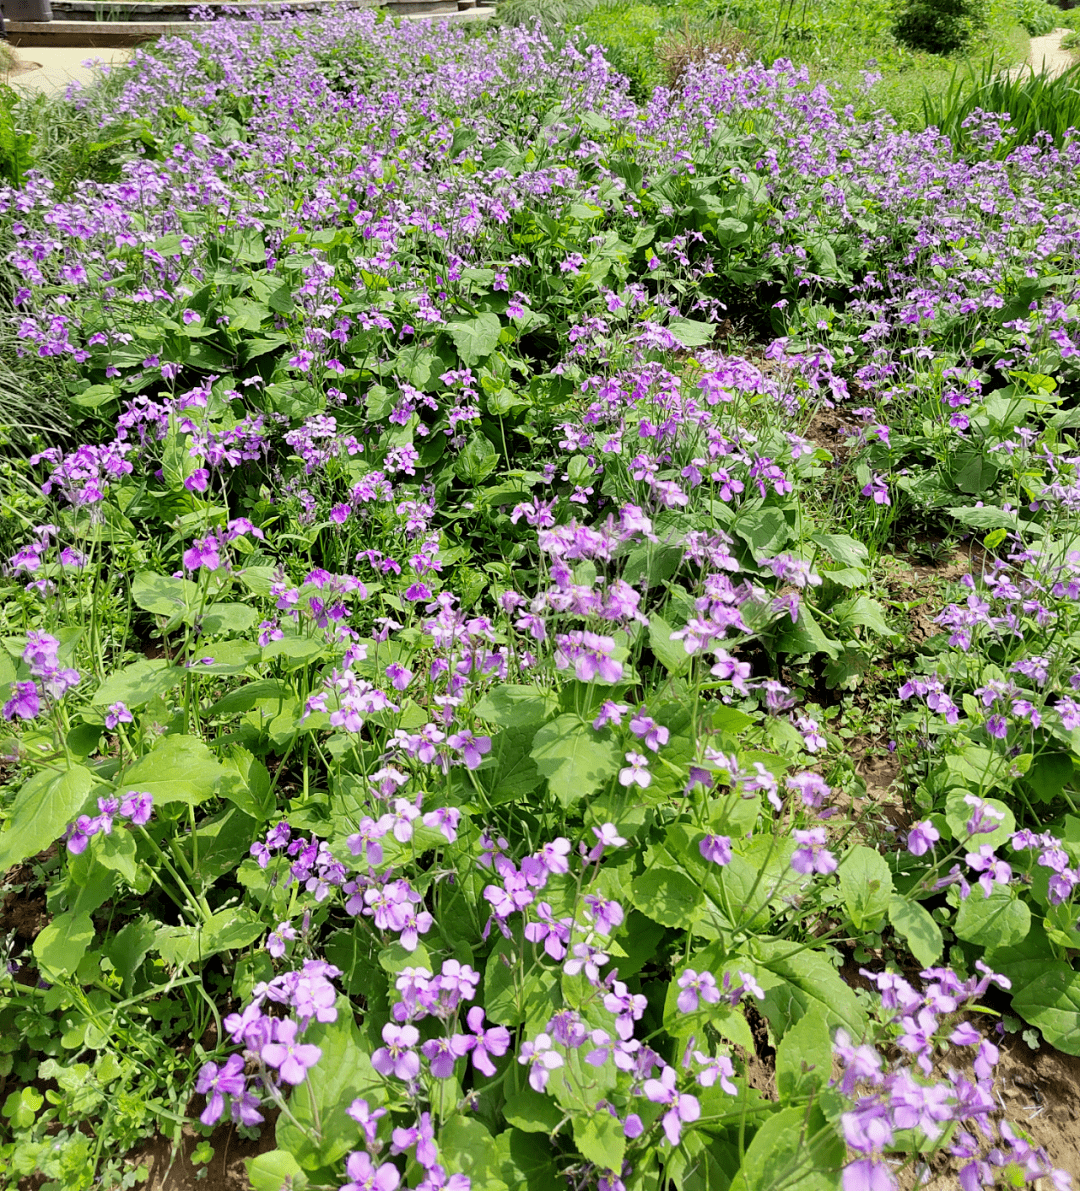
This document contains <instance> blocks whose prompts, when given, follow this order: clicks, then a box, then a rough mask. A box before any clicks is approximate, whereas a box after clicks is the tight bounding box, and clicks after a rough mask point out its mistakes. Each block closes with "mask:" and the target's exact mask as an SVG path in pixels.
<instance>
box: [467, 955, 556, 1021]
mask: <svg viewBox="0 0 1080 1191" xmlns="http://www.w3.org/2000/svg"><path fill="white" fill-rule="evenodd" d="M519 950H520V942H519V941H516V940H512V939H500V940H499V941H498V943H496V944H495V947H494V948H493V949H492V952H491V954H490V955H489V956H488V959H487V964H486V966H485V968H484V1008H485V1010H486V1011H487V1015H488V1018H489V1019H490V1020H491V1021H493V1022H494V1023H495V1024H496V1025H500V1026H520V1025H525V1026H526V1027H527V1028H530V1027H531V1028H534V1029H535V1031H536V1032H537V1033H538V1032H540V1031H541V1030H543V1029H544V1027H545V1026H546V1025H547V1023H548V1021H549V1020H550V1019H551V1015H552V1013H554V1012H555V1010H556V1009H558V1007H559V978H558V976H557V975H556V973H555V972H554V971H553V970H552V969H551V968H547V967H542V966H539V965H537V966H534V967H532V968H530V970H529V972H528V974H527V975H526V976H524V977H522V976H521V974H520V971H519V967H520V963H519V962H518V959H517V952H518V951H519Z"/></svg>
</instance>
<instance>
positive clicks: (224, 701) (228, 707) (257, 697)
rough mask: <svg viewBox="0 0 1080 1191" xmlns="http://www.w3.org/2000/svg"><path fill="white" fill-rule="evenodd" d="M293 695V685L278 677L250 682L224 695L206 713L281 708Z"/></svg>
mask: <svg viewBox="0 0 1080 1191" xmlns="http://www.w3.org/2000/svg"><path fill="white" fill-rule="evenodd" d="M292 697H293V693H292V687H290V686H288V685H287V684H286V683H284V682H279V681H278V679H276V678H264V679H260V680H259V681H258V682H248V683H245V684H244V685H243V686H241V687H237V689H236V690H235V691H229V693H228V694H227V695H224V696H222V698H220V699H219V700H218V701H217V702H216V703H215V704H214V705H213V706H212V707H211V708H210V710H209V711H208V712H207V713H206V714H207V715H210V716H218V715H236V714H237V713H238V712H242V711H251V710H253V709H254V708H261V709H265V710H273V711H278V710H280V709H281V708H282V707H283V706H284V704H285V703H286V702H287V701H288V700H289V699H291V698H292Z"/></svg>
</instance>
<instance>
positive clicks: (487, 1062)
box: [465, 1005, 510, 1076]
mask: <svg viewBox="0 0 1080 1191" xmlns="http://www.w3.org/2000/svg"><path fill="white" fill-rule="evenodd" d="M465 1021H466V1022H467V1023H468V1026H469V1029H470V1030H472V1032H473V1038H474V1041H473V1044H472V1047H471V1050H472V1063H473V1066H474V1067H475V1068H476V1069H477V1070H478V1071H482V1072H483V1073H484V1074H485V1075H487V1076H492V1075H494V1074H495V1064H494V1063H492V1061H491V1058H492V1056H494V1057H495V1058H497V1059H498V1058H501V1057H502V1056H503V1055H504V1054H506V1052H507V1050H508V1049H509V1047H510V1031H509V1030H508V1029H507V1028H506V1027H505V1026H491V1027H490V1028H489V1029H485V1028H484V1011H483V1009H482V1008H481V1007H480V1006H479V1005H474V1006H473V1007H472V1008H471V1009H470V1010H469V1012H468V1013H467V1014H466V1015H465Z"/></svg>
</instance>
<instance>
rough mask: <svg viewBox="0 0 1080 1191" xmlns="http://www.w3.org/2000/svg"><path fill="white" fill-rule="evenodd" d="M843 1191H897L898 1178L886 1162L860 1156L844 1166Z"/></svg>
mask: <svg viewBox="0 0 1080 1191" xmlns="http://www.w3.org/2000/svg"><path fill="white" fill-rule="evenodd" d="M980 1186H981V1184H980ZM843 1191H896V1180H895V1179H894V1178H893V1176H892V1171H890V1170H889V1168H888V1167H887V1166H886V1165H885V1163H884V1162H880V1161H878V1160H877V1159H876V1158H859V1159H858V1160H857V1161H855V1162H849V1163H848V1164H847V1166H845V1167H844V1171H843Z"/></svg>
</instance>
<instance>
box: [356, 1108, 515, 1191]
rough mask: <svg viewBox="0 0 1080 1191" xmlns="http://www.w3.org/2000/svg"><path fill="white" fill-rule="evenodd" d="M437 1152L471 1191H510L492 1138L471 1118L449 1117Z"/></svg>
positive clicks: (449, 1168) (448, 1168) (452, 1172)
mask: <svg viewBox="0 0 1080 1191" xmlns="http://www.w3.org/2000/svg"><path fill="white" fill-rule="evenodd" d="M353 1132H354V1133H355V1126H353ZM439 1153H440V1154H441V1155H443V1160H444V1165H445V1167H446V1173H447V1174H448V1175H449V1174H463V1175H465V1176H466V1177H467V1178H468V1179H469V1181H470V1189H471V1191H509V1188H507V1185H506V1183H505V1182H504V1180H503V1178H502V1170H503V1164H502V1161H501V1157H500V1154H499V1149H498V1146H497V1145H496V1143H495V1138H494V1137H492V1136H491V1134H490V1133H489V1132H488V1131H487V1130H486V1129H485V1128H484V1126H483V1125H481V1124H480V1122H479V1121H478V1120H476V1119H474V1118H473V1117H467V1116H464V1115H463V1114H461V1113H458V1114H457V1115H456V1116H452V1117H451V1118H450V1120H449V1121H448V1122H447V1123H446V1124H445V1125H444V1126H443V1128H442V1131H441V1132H440V1133H439ZM514 1191H517V1188H515V1189H514Z"/></svg>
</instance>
